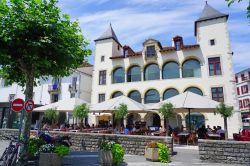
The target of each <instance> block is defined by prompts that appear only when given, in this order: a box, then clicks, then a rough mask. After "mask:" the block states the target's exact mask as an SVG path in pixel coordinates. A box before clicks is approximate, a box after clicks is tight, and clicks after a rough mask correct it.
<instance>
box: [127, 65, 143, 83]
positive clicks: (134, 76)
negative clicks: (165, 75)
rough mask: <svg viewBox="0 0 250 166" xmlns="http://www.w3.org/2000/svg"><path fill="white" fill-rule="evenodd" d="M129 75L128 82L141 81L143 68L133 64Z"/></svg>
mask: <svg viewBox="0 0 250 166" xmlns="http://www.w3.org/2000/svg"><path fill="white" fill-rule="evenodd" d="M127 75H128V77H127V81H128V82H135V81H141V68H140V67H139V66H132V67H130V68H129V69H128V73H127Z"/></svg>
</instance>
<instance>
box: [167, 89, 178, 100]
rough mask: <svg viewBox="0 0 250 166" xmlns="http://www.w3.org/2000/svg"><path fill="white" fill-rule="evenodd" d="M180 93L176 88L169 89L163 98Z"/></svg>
mask: <svg viewBox="0 0 250 166" xmlns="http://www.w3.org/2000/svg"><path fill="white" fill-rule="evenodd" d="M178 94H179V92H178V91H177V90H176V89H174V88H171V89H167V90H166V91H165V92H164V94H163V100H166V99H168V98H171V97H174V96H176V95H178Z"/></svg>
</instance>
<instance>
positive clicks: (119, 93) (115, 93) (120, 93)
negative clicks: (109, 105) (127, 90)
mask: <svg viewBox="0 0 250 166" xmlns="http://www.w3.org/2000/svg"><path fill="white" fill-rule="evenodd" d="M122 95H123V93H122V92H120V91H117V92H114V93H113V94H112V98H115V97H119V96H122Z"/></svg>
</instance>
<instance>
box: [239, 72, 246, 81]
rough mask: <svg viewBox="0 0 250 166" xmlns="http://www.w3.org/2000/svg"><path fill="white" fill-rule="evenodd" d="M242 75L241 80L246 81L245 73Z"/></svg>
mask: <svg viewBox="0 0 250 166" xmlns="http://www.w3.org/2000/svg"><path fill="white" fill-rule="evenodd" d="M240 76H241V81H245V74H244V73H243V74H241V75H240Z"/></svg>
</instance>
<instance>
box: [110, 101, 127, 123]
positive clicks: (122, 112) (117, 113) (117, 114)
mask: <svg viewBox="0 0 250 166" xmlns="http://www.w3.org/2000/svg"><path fill="white" fill-rule="evenodd" d="M127 114H128V106H127V105H126V104H124V103H122V104H120V106H119V107H118V108H116V109H115V110H114V111H113V115H114V118H115V119H116V120H121V119H122V118H124V117H125V116H126V115H127Z"/></svg>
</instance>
